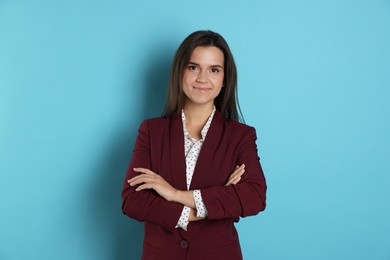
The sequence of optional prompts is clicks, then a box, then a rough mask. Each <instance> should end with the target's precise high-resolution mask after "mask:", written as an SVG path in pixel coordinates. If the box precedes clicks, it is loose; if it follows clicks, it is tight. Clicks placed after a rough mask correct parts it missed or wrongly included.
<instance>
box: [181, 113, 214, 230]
mask: <svg viewBox="0 0 390 260" xmlns="http://www.w3.org/2000/svg"><path fill="white" fill-rule="evenodd" d="M214 113H215V107H214V109H213V112H212V113H211V115H210V116H209V118H208V120H207V122H206V124H205V125H204V127H203V128H202V131H201V132H200V133H201V136H202V139H200V140H196V139H194V138H193V137H192V136H191V135H190V134H189V133H188V131H187V127H186V117H185V115H184V111H183V110H182V111H181V118H182V121H183V131H184V152H185V153H184V154H185V159H186V179H187V190H188V189H189V188H190V185H191V180H192V176H193V174H194V169H195V166H196V162H197V160H198V157H199V153H200V150H201V149H202V145H203V142H204V140H205V138H206V134H207V131H208V130H209V128H210V124H211V121H212V120H213V116H214ZM193 196H194V201H195V206H196V211H197V214H196V215H197V217H203V218H205V217H207V209H206V207H205V205H204V203H203V199H202V194H201V192H200V190H194V192H193ZM190 209H191V208H190V207H187V206H184V208H183V211H182V212H181V215H180V218H179V221H178V222H177V225H176V228H182V229H184V230H185V231H187V225H188V223H189V221H188V217H189V215H190Z"/></svg>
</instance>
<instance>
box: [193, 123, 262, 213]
mask: <svg viewBox="0 0 390 260" xmlns="http://www.w3.org/2000/svg"><path fill="white" fill-rule="evenodd" d="M235 163H236V164H235V165H241V164H245V173H244V174H243V176H242V178H241V180H240V182H239V183H238V184H236V185H230V186H214V187H209V188H205V189H202V190H201V192H202V198H203V202H204V204H205V206H206V208H207V211H208V218H209V219H223V218H238V217H246V216H251V215H256V214H258V213H259V212H260V211H263V210H264V209H265V206H266V190H267V186H266V181H265V178H264V174H263V170H262V167H261V165H260V159H259V156H258V154H257V146H256V130H255V129H254V128H253V127H250V128H249V130H248V131H247V132H246V134H245V135H244V136H243V138H242V139H241V141H240V144H239V146H238V153H237V160H236V162H235Z"/></svg>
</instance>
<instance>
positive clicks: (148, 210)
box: [122, 121, 183, 231]
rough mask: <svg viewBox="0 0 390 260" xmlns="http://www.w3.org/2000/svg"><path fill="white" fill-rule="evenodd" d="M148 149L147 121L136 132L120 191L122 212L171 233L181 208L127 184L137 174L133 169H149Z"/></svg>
mask: <svg viewBox="0 0 390 260" xmlns="http://www.w3.org/2000/svg"><path fill="white" fill-rule="evenodd" d="M149 147H150V144H149V129H148V125H147V121H144V122H143V123H142V124H141V126H140V128H139V131H138V136H137V139H136V143H135V145H134V151H133V155H132V159H131V162H130V165H129V167H128V170H127V173H126V177H125V182H124V185H123V189H122V211H123V213H124V214H126V215H128V216H129V217H131V218H134V219H136V220H138V221H148V222H150V223H153V224H157V225H160V226H162V227H163V228H165V229H167V230H170V231H171V230H174V228H175V226H176V224H177V220H178V219H179V217H180V214H181V211H182V209H183V206H182V205H180V204H178V203H175V202H170V201H167V200H165V199H164V198H162V197H161V196H159V195H158V194H157V193H156V192H155V191H154V190H142V191H136V189H135V187H133V186H130V185H129V184H128V182H127V180H129V179H131V178H133V177H135V176H137V175H138V174H139V173H137V172H135V171H134V170H133V169H134V168H135V167H140V166H142V167H146V168H150V166H151V165H150V152H149Z"/></svg>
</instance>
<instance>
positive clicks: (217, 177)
mask: <svg viewBox="0 0 390 260" xmlns="http://www.w3.org/2000/svg"><path fill="white" fill-rule="evenodd" d="M255 140H256V131H255V129H254V128H252V127H249V126H247V125H244V124H241V123H238V122H235V121H231V120H226V119H224V118H222V116H221V114H220V113H218V112H216V113H215V115H214V118H213V120H212V122H211V126H210V128H209V130H208V133H207V136H206V139H205V141H204V143H203V146H202V150H201V152H200V154H199V158H198V161H197V164H196V167H195V171H194V175H193V178H192V182H191V186H190V190H194V189H200V190H201V193H202V198H203V202H204V204H205V206H206V208H207V211H208V218H207V219H205V220H201V221H195V222H190V223H189V224H188V231H183V230H182V229H176V228H175V226H176V224H177V222H178V220H179V217H180V214H181V212H182V209H183V206H182V205H180V204H178V203H175V202H168V201H166V200H165V199H163V198H162V197H160V196H159V195H158V194H157V193H156V192H155V191H154V190H144V191H139V192H137V191H135V188H134V187H131V186H130V185H129V184H128V183H127V182H126V181H127V180H128V179H130V178H132V177H134V176H135V175H137V173H135V172H134V171H133V170H132V169H133V168H134V167H143V168H148V169H151V170H152V171H154V172H155V173H158V174H160V175H161V176H162V177H163V178H164V179H165V180H166V181H167V182H169V183H170V184H171V185H172V186H173V187H175V188H176V189H179V190H186V165H185V158H184V135H183V125H182V120H181V117H180V116H174V117H168V118H164V117H161V118H154V119H149V120H145V121H144V122H142V124H141V126H140V128H139V133H138V137H137V140H136V143H135V146H134V151H133V156H132V159H131V162H130V165H129V168H128V170H127V173H126V177H125V181H124V186H123V191H122V200H123V204H122V209H123V212H124V214H126V215H128V216H129V217H131V218H133V219H136V220H139V221H142V222H144V223H145V239H144V248H143V257H142V259H145V260H151V259H159V260H162V259H169V260H172V259H202V260H207V259H212V260H215V259H232V260H235V259H242V256H241V249H240V244H239V240H238V235H237V231H236V228H235V227H234V222H236V221H238V220H239V218H240V217H246V216H251V215H256V214H257V213H259V212H260V211H262V210H264V208H265V204H266V203H265V199H266V183H265V178H264V175H263V171H262V168H261V165H260V162H259V157H258V154H257V147H256V143H255ZM241 164H245V173H244V175H243V176H242V179H241V180H240V182H239V183H238V184H236V185H230V186H227V187H226V186H224V184H225V183H226V182H227V180H228V178H229V176H230V174H231V173H232V172H233V171H234V168H235V167H236V166H237V165H241Z"/></svg>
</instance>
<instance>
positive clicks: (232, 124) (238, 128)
mask: <svg viewBox="0 0 390 260" xmlns="http://www.w3.org/2000/svg"><path fill="white" fill-rule="evenodd" d="M222 124H223V128H224V129H225V131H229V132H230V131H231V132H234V133H237V134H240V135H245V134H248V133H256V129H255V128H254V127H253V126H250V125H247V124H244V123H241V122H238V121H234V120H230V119H226V118H223V119H222Z"/></svg>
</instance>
